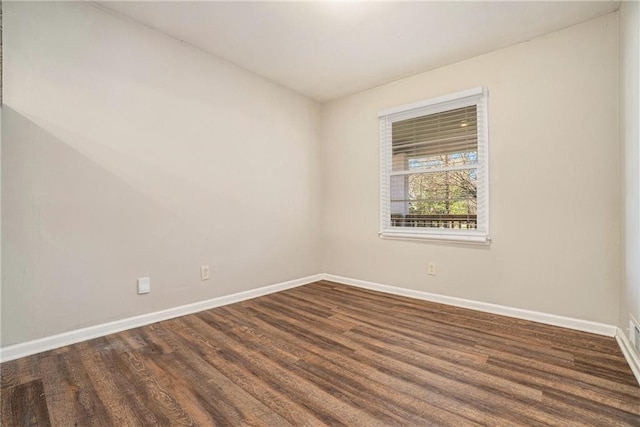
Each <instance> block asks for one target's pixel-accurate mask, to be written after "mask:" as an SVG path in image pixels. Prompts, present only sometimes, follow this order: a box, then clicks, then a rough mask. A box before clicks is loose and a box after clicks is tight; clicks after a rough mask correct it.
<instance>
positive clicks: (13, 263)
mask: <svg viewBox="0 0 640 427" xmlns="http://www.w3.org/2000/svg"><path fill="white" fill-rule="evenodd" d="M3 9H4V64H5V70H4V72H5V74H4V84H5V86H4V90H5V93H4V102H5V105H4V107H3V111H2V114H3V117H2V124H3V127H2V152H3V153H2V154H3V156H2V218H3V224H2V256H3V262H2V264H3V270H2V345H5V346H6V345H9V344H13V343H18V342H23V341H27V340H32V339H35V338H39V337H44V336H49V335H52V334H56V333H60V332H64V331H69V330H73V329H77V328H80V327H85V326H90V325H96V324H100V323H104V322H107V321H110V320H115V319H122V318H126V317H130V316H134V315H138V314H143V313H148V312H153V311H157V310H161V309H164V308H168V307H175V306H178V305H182V304H186V303H190V302H194V301H199V300H204V299H208V298H213V297H216V296H221V295H226V294H231V293H234V292H239V291H243V290H248V289H252V288H256V287H260V286H264V285H269V284H272V283H277V282H282V281H286V280H290V279H297V278H301V277H304V276H307V275H311V274H316V273H318V272H319V271H320V259H321V254H320V234H319V233H320V231H319V230H320V225H321V221H320V206H319V197H318V196H319V194H320V187H319V186H320V184H321V181H320V164H319V162H318V158H319V156H320V154H321V151H320V105H319V104H317V103H315V102H312V101H310V100H308V99H307V98H304V97H302V96H300V95H297V94H295V93H293V92H291V91H289V90H287V89H284V88H282V87H279V86H276V85H274V84H272V83H270V82H268V81H266V80H264V79H262V78H259V77H257V76H255V75H253V74H251V73H248V72H246V71H243V70H241V69H239V68H237V67H235V66H233V65H230V64H228V63H226V62H224V61H221V60H218V59H216V58H214V57H212V56H211V55H208V54H205V53H203V52H201V51H199V50H196V49H194V48H191V47H189V46H187V45H185V44H183V43H180V42H178V41H176V40H173V39H170V38H168V37H165V36H162V35H160V34H158V33H156V32H154V31H152V30H149V29H146V28H144V27H142V26H139V25H136V24H133V23H131V22H129V21H126V20H123V19H121V18H119V17H116V16H113V15H111V14H109V13H107V12H105V11H102V10H100V9H98V8H96V7H94V6H92V5H89V4H82V3H67V4H62V3H60V4H53V3H24V2H5V3H4V5H3ZM205 264H208V265H210V266H211V272H212V276H213V278H212V280H210V281H206V282H201V281H200V278H199V274H200V270H199V269H200V265H205ZM141 276H150V277H151V285H152V292H151V293H150V294H148V295H144V296H139V295H137V294H136V278H137V277H141Z"/></svg>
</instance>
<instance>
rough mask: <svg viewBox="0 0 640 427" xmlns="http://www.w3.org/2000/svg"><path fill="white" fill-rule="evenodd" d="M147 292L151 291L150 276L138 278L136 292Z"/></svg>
mask: <svg viewBox="0 0 640 427" xmlns="http://www.w3.org/2000/svg"><path fill="white" fill-rule="evenodd" d="M149 292H151V278H150V277H140V278H138V293H139V294H148V293H149Z"/></svg>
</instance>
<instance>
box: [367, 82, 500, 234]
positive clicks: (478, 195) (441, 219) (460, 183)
mask: <svg viewBox="0 0 640 427" xmlns="http://www.w3.org/2000/svg"><path fill="white" fill-rule="evenodd" d="M378 116H379V119H380V173H381V176H380V178H381V179H380V199H381V200H380V206H381V213H380V222H381V231H380V235H381V237H390V238H407V239H432V240H451V241H460V242H469V243H488V242H489V200H488V199H489V168H488V165H489V159H488V151H489V150H488V130H487V90H486V89H484V88H476V89H472V90H468V91H464V92H458V93H454V94H451V95H446V96H443V97H440V98H436V99H430V100H427V101H422V102H418V103H415V104H411V105H405V106H402V107H397V108H392V109H389V110H385V111H381V112H380V113H379V114H378Z"/></svg>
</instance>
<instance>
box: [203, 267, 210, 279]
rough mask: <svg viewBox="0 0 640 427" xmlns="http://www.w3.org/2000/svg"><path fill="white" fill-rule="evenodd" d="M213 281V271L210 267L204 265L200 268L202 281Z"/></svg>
mask: <svg viewBox="0 0 640 427" xmlns="http://www.w3.org/2000/svg"><path fill="white" fill-rule="evenodd" d="M209 279H211V270H210V269H209V266H208V265H203V266H201V267H200V280H209Z"/></svg>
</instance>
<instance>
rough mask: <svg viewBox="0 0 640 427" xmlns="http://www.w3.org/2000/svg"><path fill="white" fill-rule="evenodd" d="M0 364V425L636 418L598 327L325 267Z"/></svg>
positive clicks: (622, 369) (619, 364)
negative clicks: (467, 305) (487, 306)
mask: <svg viewBox="0 0 640 427" xmlns="http://www.w3.org/2000/svg"><path fill="white" fill-rule="evenodd" d="M1 368H2V378H1V386H2V388H1V394H0V398H1V399H2V405H1V406H2V417H1V420H2V425H3V426H23V425H24V426H26V425H40V426H47V425H54V426H93V425H100V426H155V425H166V426H178V425H203V426H213V425H228V426H244V425H256V426H288V425H296V426H319V425H348V426H396V425H398V426H429V425H435V426H476V425H501V426H519V425H522V426H547V425H557V426H640V387H639V386H638V384H637V382H636V380H635V378H634V377H633V374H632V373H631V371H630V369H629V367H628V365H627V364H626V362H625V360H624V358H623V356H622V354H621V352H620V350H619V348H618V346H617V343H616V342H615V340H614V339H613V338H608V337H602V336H598V335H592V334H587V333H581V332H576V331H571V330H567V329H563V328H558V327H553V326H546V325H541V324H537V323H533V322H528V321H523V320H517V319H512V318H506V317H501V316H496V315H491V314H486V313H480V312H476V311H472V310H466V309H461V308H455V307H450V306H445V305H440V304H434V303H429V302H424V301H418V300H413V299H409V298H404V297H399V296H392V295H387V294H382V293H378V292H373V291H368V290H363V289H358V288H353V287H349V286H344V285H339V284H335V283H331V282H317V283H314V284H311V285H307V286H302V287H298V288H295V289H290V290H287V291H283V292H279V293H276V294H272V295H268V296H264V297H260V298H257V299H254V300H250V301H245V302H242V303H238V304H233V305H228V306H225V307H220V308H216V309H212V310H207V311H204V312H201V313H197V314H193V315H189V316H184V317H181V318H177V319H173V320H168V321H164V322H160V323H156V324H153V325H149V326H145V327H141V328H137V329H132V330H129V331H126V332H121V333H117V334H113V335H109V336H107V337H103V338H98V339H94V340H90V341H87V342H83V343H79V344H75V345H71V346H67V347H63V348H60V349H57V350H52V351H48V352H45V353H41V354H38V355H34V356H30V357H25V358H22V359H18V360H15V361H11V362H6V363H3V364H2V365H1Z"/></svg>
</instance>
